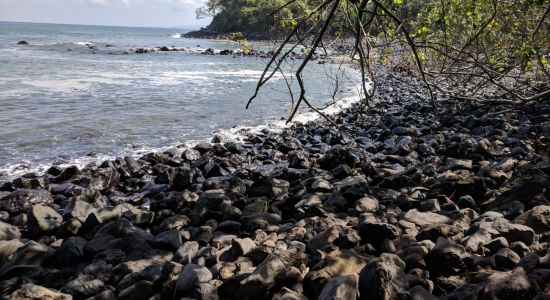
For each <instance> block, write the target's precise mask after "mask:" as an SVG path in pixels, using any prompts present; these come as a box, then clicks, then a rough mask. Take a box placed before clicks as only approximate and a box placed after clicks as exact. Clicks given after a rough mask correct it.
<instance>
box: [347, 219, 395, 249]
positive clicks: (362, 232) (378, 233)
mask: <svg viewBox="0 0 550 300" xmlns="http://www.w3.org/2000/svg"><path fill="white" fill-rule="evenodd" d="M357 231H358V232H359V236H361V242H362V243H374V244H376V243H379V242H381V241H383V240H385V239H388V240H393V239H395V238H397V237H398V236H399V235H400V230H399V228H397V227H396V226H395V225H392V224H388V223H381V222H377V223H371V222H363V223H360V224H359V226H358V228H357Z"/></svg>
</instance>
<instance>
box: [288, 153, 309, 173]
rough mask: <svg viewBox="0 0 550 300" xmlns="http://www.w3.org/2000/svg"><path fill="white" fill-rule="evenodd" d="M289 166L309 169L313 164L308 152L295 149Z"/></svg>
mask: <svg viewBox="0 0 550 300" xmlns="http://www.w3.org/2000/svg"><path fill="white" fill-rule="evenodd" d="M288 161H289V165H288V166H289V167H290V168H296V169H307V168H309V167H310V166H311V162H310V160H309V157H308V155H307V153H306V152H304V151H295V152H293V153H292V155H291V156H290V159H289V160H288Z"/></svg>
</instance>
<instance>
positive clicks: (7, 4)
mask: <svg viewBox="0 0 550 300" xmlns="http://www.w3.org/2000/svg"><path fill="white" fill-rule="evenodd" d="M203 2H204V0H0V21H13V22H35V23H60V24H87V25H111V26H140V27H186V28H198V27H201V26H206V25H208V23H209V21H210V20H209V19H201V20H197V19H196V18H195V9H196V8H197V7H200V6H201V5H202V4H203Z"/></svg>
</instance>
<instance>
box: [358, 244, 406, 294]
mask: <svg viewBox="0 0 550 300" xmlns="http://www.w3.org/2000/svg"><path fill="white" fill-rule="evenodd" d="M404 268H405V263H404V262H403V261H402V260H401V259H400V258H399V257H398V256H397V255H393V254H387V253H384V254H382V255H381V256H380V258H379V259H377V260H374V261H371V262H369V263H368V264H367V266H366V267H365V268H364V269H363V270H361V273H360V274H359V293H360V297H361V299H374V300H376V299H381V300H385V299H407V298H408V297H409V295H408V290H409V282H408V281H407V277H406V276H405V273H404V272H403V269H404Z"/></svg>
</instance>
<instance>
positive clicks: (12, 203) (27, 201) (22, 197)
mask: <svg viewBox="0 0 550 300" xmlns="http://www.w3.org/2000/svg"><path fill="white" fill-rule="evenodd" d="M52 203H53V198H52V195H51V194H50V192H48V191H46V190H28V189H19V190H16V191H14V192H12V193H11V194H9V195H7V196H5V197H4V198H2V199H0V210H5V211H7V212H9V213H10V214H12V215H15V214H18V213H22V212H25V211H27V209H29V208H31V207H32V206H33V205H34V204H42V205H49V204H52Z"/></svg>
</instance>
